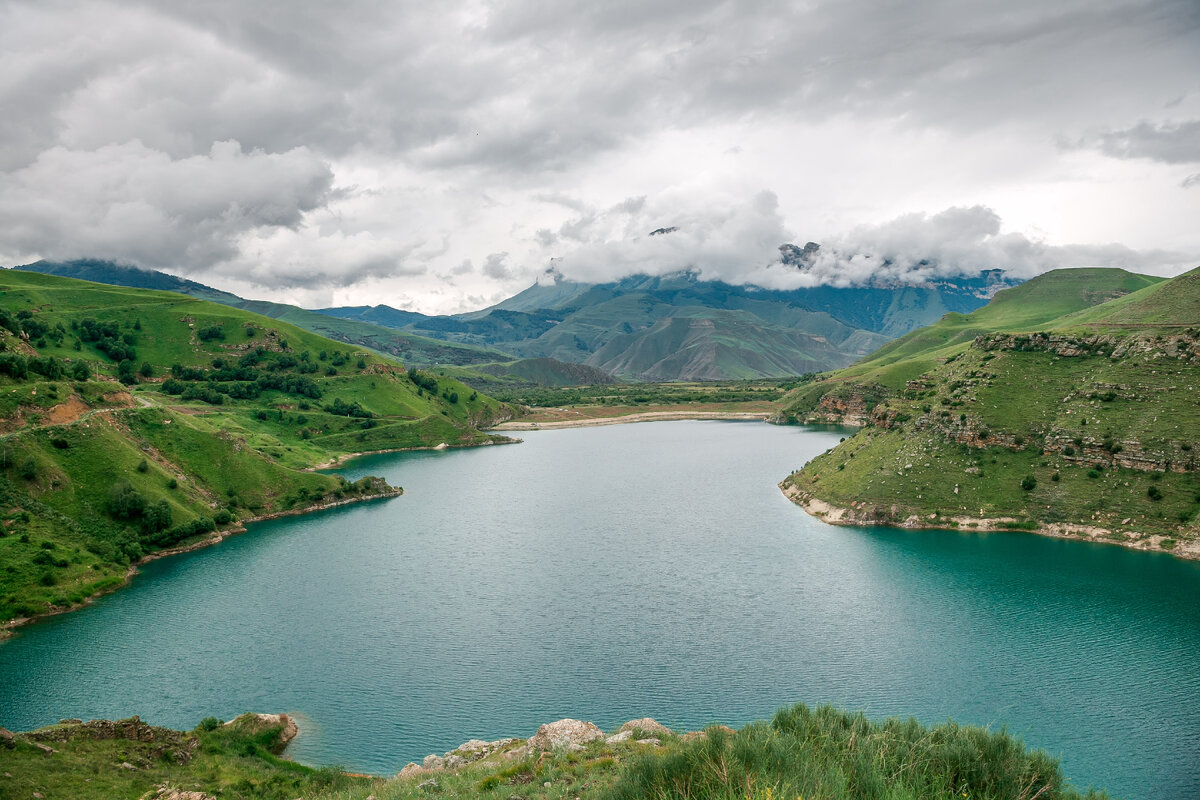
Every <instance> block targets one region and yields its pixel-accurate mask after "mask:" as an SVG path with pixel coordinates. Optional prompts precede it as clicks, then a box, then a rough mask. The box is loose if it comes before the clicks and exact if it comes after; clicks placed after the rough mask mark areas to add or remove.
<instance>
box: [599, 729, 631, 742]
mask: <svg viewBox="0 0 1200 800" xmlns="http://www.w3.org/2000/svg"><path fill="white" fill-rule="evenodd" d="M631 738H633V731H621V732H620V733H614V734H613V735H612V736H610V737H608V738H607V739H605V740H604V743H605V744H620V743H621V742H627V741H629V740H630V739H631Z"/></svg>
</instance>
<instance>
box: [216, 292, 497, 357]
mask: <svg viewBox="0 0 1200 800" xmlns="http://www.w3.org/2000/svg"><path fill="white" fill-rule="evenodd" d="M234 305H236V306H237V307H238V308H241V309H244V310H246V311H252V312H254V313H255V314H262V315H263V316H266V317H271V318H272V319H279V320H283V321H285V322H289V323H291V324H292V325H295V326H296V327H298V328H303V329H304V330H306V331H311V332H313V333H316V334H318V335H320V336H325V337H328V338H330V339H334V340H336V341H339V342H345V343H347V344H353V345H357V346H359V347H369V348H370V349H372V350H375V351H377V352H380V353H385V354H387V355H391V356H395V357H397V358H399V359H401V360H402V361H404V362H405V363H410V364H417V365H421V366H433V365H440V364H456V365H466V364H483V363H490V362H494V361H500V360H511V359H512V356H511V355H510V354H509V353H507V352H504V351H502V350H496V349H493V348H488V347H478V346H475V345H470V344H461V343H458V342H448V341H443V340H440V339H432V338H430V337H428V336H418V335H416V334H413V333H408V332H405V331H399V330H395V329H394V328H385V327H383V326H381V325H376V324H374V323H371V322H363V321H359V320H353V319H339V318H337V317H331V316H328V315H327V314H321V313H319V312H316V311H308V310H307V309H303V308H300V307H299V306H292V305H287V304H286V303H271V302H268V301H266V300H240V299H239V300H238V301H237V302H236V303H234Z"/></svg>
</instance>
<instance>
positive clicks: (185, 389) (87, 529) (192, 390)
mask: <svg viewBox="0 0 1200 800" xmlns="http://www.w3.org/2000/svg"><path fill="white" fill-rule="evenodd" d="M510 414H511V412H510V411H509V409H508V407H507V406H506V405H504V404H502V403H499V402H497V401H495V400H493V399H491V398H489V397H486V396H484V395H481V394H479V393H478V392H475V391H474V390H472V389H470V388H468V387H466V386H465V385H463V384H462V383H460V382H458V381H456V380H454V379H452V378H446V377H442V376H434V375H430V374H427V373H425V372H422V371H419V370H413V371H412V372H410V371H407V370H405V369H404V367H402V366H401V365H399V364H397V363H395V362H392V361H389V360H387V359H385V358H383V357H381V356H378V355H376V354H374V353H371V352H368V351H365V350H360V349H356V348H353V347H348V346H346V345H344V344H340V343H338V342H333V341H331V340H329V339H325V338H322V337H320V336H316V335H314V334H312V333H309V332H308V331H304V330H301V329H299V328H296V327H294V326H292V325H288V324H286V323H282V322H278V321H275V320H270V319H267V318H265V317H261V316H258V315H255V314H251V313H248V312H245V311H241V310H238V309H233V308H229V307H226V306H222V305H216V304H213V303H209V302H205V301H200V300H195V299H192V298H189V297H184V296H182V295H179V294H173V293H169V292H160V291H151V290H142V289H129V288H120V287H112V286H105V285H100V284H93V283H86V282H83V281H76V280H71V279H66V278H59V277H53V276H46V275H39V274H36V273H29V272H21V271H17V270H7V271H4V272H2V273H0V622H3V621H6V620H10V619H13V618H22V617H28V616H31V615H35V614H40V613H45V612H47V611H53V610H61V609H65V608H69V607H72V606H74V605H77V604H78V603H79V602H81V601H82V600H84V599H86V598H87V597H89V596H91V595H93V594H95V593H97V592H100V591H104V590H106V589H110V588H112V587H114V586H117V585H120V584H121V582H122V581H123V580H124V579H125V577H126V572H127V570H128V567H129V565H130V564H132V563H135V562H137V561H138V560H139V559H141V558H143V557H145V556H147V555H149V554H152V553H155V552H157V551H161V550H163V549H165V548H173V547H179V546H188V545H190V544H193V543H195V542H198V541H202V540H204V539H206V538H208V537H210V536H212V535H213V534H214V532H218V531H222V530H229V529H231V528H234V527H235V526H236V525H237V524H238V520H239V519H242V520H244V519H251V518H256V517H260V516H265V515H270V514H276V513H280V512H287V511H289V510H295V509H303V508H309V507H313V506H320V505H325V504H330V503H337V502H345V501H350V500H354V499H357V498H364V497H375V496H384V495H387V494H389V493H390V494H394V493H395V490H393V489H392V488H391V487H388V486H386V484H383V483H382V482H381V481H377V480H371V479H364V480H363V481H359V482H357V483H349V482H347V481H345V480H344V479H342V478H340V477H337V476H332V475H323V474H317V473H313V472H309V471H305V470H306V468H309V467H312V466H314V465H317V464H321V463H327V462H329V461H331V460H333V459H336V458H338V457H341V456H345V455H347V454H351V453H355V452H363V451H374V450H393V449H401V448H411V447H431V446H435V445H438V444H441V443H446V444H448V445H452V446H454V445H470V444H483V443H488V442H491V441H497V440H499V439H500V437H495V436H491V435H488V434H484V433H481V432H480V431H479V430H478V427H480V426H483V425H488V424H490V423H492V422H493V421H495V420H497V419H503V418H506V417H507V416H509V415H510Z"/></svg>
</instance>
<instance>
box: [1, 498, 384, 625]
mask: <svg viewBox="0 0 1200 800" xmlns="http://www.w3.org/2000/svg"><path fill="white" fill-rule="evenodd" d="M402 494H404V489H402V488H400V487H392V488H390V489H387V490H386V491H380V492H374V493H372V494H369V495H362V496H360V497H350V498H343V499H341V500H335V501H333V502H330V503H318V504H317V505H312V506H307V507H305V508H293V509H287V510H285V511H276V512H272V513H270V514H261V515H259V516H257V517H246V518H245V519H239V520H237V522H236V523H235V524H233V525H231V526H230V527H228V528H225V529H224V530H218V531H215V532H214V533H213V534H212V535H211V536H209V537H208V538H206V539H201V540H200V541H198V542H192V543H191V544H186V545H181V546H179V547H168V548H165V549H163V550H155V551H154V552H153V553H148V554H146V555H144V556H142V557H141V558H139V559H138V560H137V561H135V562H133V563H132V564H130V565H129V567H128V568H126V570H125V575H124V577H122V579H121V581H120V582H119V583H115V584H113V585H112V586H108V587H105V588H104V589H101V590H100V591H97V592H95V593H93V594H90V595H88V596H87V597H85V598H84V599H83V600H81V601H80V602H78V603H75V604H73V605H70V606H67V607H66V608H55V609H52V610H50V611H43V612H41V613H40V614H34V615H33V616H30V617H16V618H14V619H10V620H8V621H6V622H0V642H3V641H4V640H5V639H7V638H9V637H10V636H13V635H14V634H15V630H16V629H17V628H20V627H23V626H25V625H29V624H31V623H34V622H37V621H38V620H41V619H46V618H48V617H57V616H59V615H62V614H69V613H70V612H72V611H78V610H80V609H82V608H87V607H88V606H90V605H91V604H92V602H93V601H95V599H96V598H98V597H104V596H105V595H107V594H112V593H113V592H115V591H118V590H120V589H124V588H125V587H126V586H128V585H129V583H130V582H131V581H132V580H133V578H134V576H135V575H137V574H138V567H141V566H142V565H144V564H149V563H150V562H151V561H158V560H159V559H160V558H168V557H170V556H177V555H181V554H183V553H191V552H194V551H196V550H203V549H204V548H206V547H212V546H213V545H217V544H220V543H221V542H223V541H225V540H226V539H228V538H229V537H230V536H236V535H238V534H241V533H246V531H247V530H248V528H246V525H248V524H250V523H254V522H266V521H267V520H272V519H278V518H280V517H298V516H302V515H304V514H311V513H315V512H317V511H327V510H328V509H331V508H337V507H339V506H348V505H353V504H354V503H364V502H368V501H371V500H385V499H389V498H392V497H399V496H400V495H402Z"/></svg>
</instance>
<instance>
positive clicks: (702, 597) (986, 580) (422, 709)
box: [0, 422, 1200, 800]
mask: <svg viewBox="0 0 1200 800" xmlns="http://www.w3.org/2000/svg"><path fill="white" fill-rule="evenodd" d="M522 435H523V436H524V438H525V440H526V441H525V443H524V444H520V445H513V446H503V447H485V448H479V449H474V450H458V451H449V452H441V453H434V452H421V453H405V454H395V455H388V456H375V457H370V458H365V459H360V460H359V461H357V462H354V463H353V465H352V466H351V468H348V469H346V470H344V473H345V474H346V475H347V476H348V477H357V476H359V475H363V474H378V475H383V476H385V477H387V479H388V480H389V481H391V482H392V483H393V484H398V485H401V486H403V487H404V488H405V490H406V494H405V496H403V497H400V498H396V499H393V500H387V501H377V502H373V503H367V504H362V505H357V506H350V507H346V508H342V509H336V510H332V511H328V512H323V513H320V514H315V515H310V516H306V517H293V518H288V519H282V520H276V521H272V522H267V523H261V524H257V525H254V526H252V527H251V530H250V532H249V533H247V534H245V535H242V536H237V537H233V538H231V539H229V540H227V541H226V542H224V543H223V544H221V545H219V546H217V547H212V548H208V549H206V550H201V551H198V552H195V553H190V554H186V555H182V556H177V557H172V558H168V559H164V560H161V561H157V562H154V563H152V564H149V565H147V566H146V567H145V568H144V569H143V574H142V575H140V576H139V577H138V578H136V579H135V580H134V582H133V584H132V585H131V586H130V587H128V588H126V589H124V590H122V591H120V592H117V593H115V594H112V595H109V596H107V597H104V598H102V599H100V600H99V601H97V602H96V603H95V604H94V605H93V606H91V607H90V608H88V609H86V610H83V611H80V612H76V613H73V614H67V615H64V616H61V617H57V618H53V619H50V620H46V621H44V622H41V623H39V624H36V625H33V626H30V627H28V628H25V629H23V630H22V631H21V633H20V635H18V636H17V637H16V638H14V639H12V640H10V641H8V642H6V643H3V644H0V725H3V726H4V727H7V728H10V729H15V730H27V729H30V728H33V727H36V726H39V725H43V724H47V723H51V722H56V721H57V720H58V719H59V718H60V717H82V718H85V719H88V718H101V717H103V718H117V717H127V716H131V715H133V714H140V715H141V716H142V718H143V719H146V720H147V721H149V722H152V723H154V724H159V725H167V726H172V727H180V728H190V727H192V726H194V725H195V724H196V723H197V722H199V721H200V719H202V718H203V717H205V716H208V715H210V714H214V715H217V716H220V717H222V718H225V719H229V718H232V717H233V716H235V715H237V714H238V713H240V712H243V711H270V712H277V711H287V712H292V713H296V714H297V715H298V717H299V719H300V722H301V727H302V734H301V736H300V738H299V739H297V740H296V742H295V743H294V745H293V746H292V748H291V749H290V750H289V754H290V755H292V757H294V758H296V759H298V760H301V761H304V762H307V763H314V764H339V765H342V766H344V767H347V768H351V769H354V770H360V771H369V772H376V773H391V772H395V771H397V770H399V769H400V767H402V766H403V765H404V764H405V763H406V762H408V761H410V760H420V758H421V757H422V756H424V755H426V754H428V753H433V752H437V753H441V752H443V751H445V750H447V749H449V748H451V747H453V746H454V745H457V744H459V743H460V742H462V741H465V740H466V739H469V738H472V737H478V738H483V739H495V738H499V737H502V736H521V737H524V736H529V735H531V734H532V733H533V732H534V731H535V730H536V728H537V726H538V724H540V723H542V722H548V721H552V720H555V719H559V718H561V717H568V716H570V717H576V718H580V719H586V720H592V721H594V722H596V723H597V724H599V725H600V726H601V727H604V728H606V729H607V728H612V727H614V726H616V725H618V724H619V723H621V722H623V721H625V720H627V719H631V718H634V717H642V716H652V717H655V718H656V719H658V720H660V721H661V722H664V723H666V724H668V725H671V726H672V727H674V728H676V729H678V730H690V729H695V728H700V727H702V726H704V725H706V724H708V723H712V722H724V723H727V724H729V725H733V726H740V725H742V724H744V723H746V722H749V721H752V720H755V719H763V718H767V717H769V716H770V714H771V713H772V712H773V711H774V710H775V709H776V708H778V707H780V706H782V705H786V704H790V703H794V702H797V701H803V702H805V703H808V704H810V705H817V704H821V703H833V704H835V705H838V706H842V707H846V708H852V709H863V710H864V711H866V712H867V713H868V714H869V715H870V716H873V717H885V716H894V715H901V716H908V715H915V716H916V717H917V718H918V719H920V720H921V721H923V722H926V723H935V722H940V721H944V720H946V719H947V718H953V719H955V720H957V721H960V722H964V723H973V724H981V725H989V726H992V727H993V728H999V727H1000V726H1002V725H1003V726H1006V727H1007V729H1008V730H1009V731H1012V732H1015V733H1017V734H1019V735H1020V736H1021V737H1022V738H1023V739H1024V740H1025V741H1026V742H1027V743H1028V744H1031V745H1034V746H1037V747H1041V748H1045V749H1046V750H1048V751H1050V752H1051V753H1053V754H1055V755H1058V756H1061V758H1062V759H1063V764H1064V771H1065V773H1066V774H1067V775H1068V776H1069V777H1070V778H1071V779H1072V780H1073V781H1074V782H1075V783H1076V785H1079V786H1081V787H1082V786H1087V785H1089V784H1093V785H1096V786H1099V787H1103V788H1106V789H1108V790H1109V791H1110V792H1111V793H1112V794H1114V795H1116V796H1121V797H1128V798H1155V800H1169V799H1170V798H1178V799H1179V800H1184V799H1185V798H1187V799H1192V798H1196V797H1200V564H1198V563H1194V562H1185V561H1180V560H1178V559H1174V558H1171V557H1169V556H1165V555H1161V554H1150V553H1141V552H1134V551H1129V550H1125V549H1123V548H1119V547H1113V546H1104V545H1093V544H1087V543H1081V542H1073V541H1061V540H1055V539H1049V538H1044V537H1039V536H1034V535H1031V534H1026V533H992V534H968V533H956V532H945V531H918V532H914V531H901V530H893V529H865V528H837V527H832V526H829V525H826V524H824V523H822V522H820V521H818V520H815V519H813V518H811V517H809V516H808V515H807V514H805V513H804V512H803V511H802V510H801V509H800V508H798V507H797V506H794V505H792V504H791V503H790V502H788V501H787V500H786V499H785V498H784V497H783V495H782V494H781V493H780V491H779V489H778V488H777V487H776V484H777V483H778V482H779V481H780V480H781V479H783V478H784V477H785V476H786V475H787V474H788V473H789V472H790V471H792V470H793V469H795V468H797V467H799V466H800V465H801V464H803V463H804V462H805V461H806V460H807V459H809V458H811V457H812V456H813V455H815V454H817V453H819V452H821V451H823V450H825V449H827V448H829V447H831V446H833V445H834V444H836V443H837V441H838V438H839V437H840V436H841V435H844V434H841V433H838V432H836V431H832V430H817V429H811V428H798V427H776V426H769V425H763V424H757V423H729V422H663V423H646V424H636V425H621V426H611V427H601V428H581V429H574V430H560V431H541V432H535V433H530V434H522Z"/></svg>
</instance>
